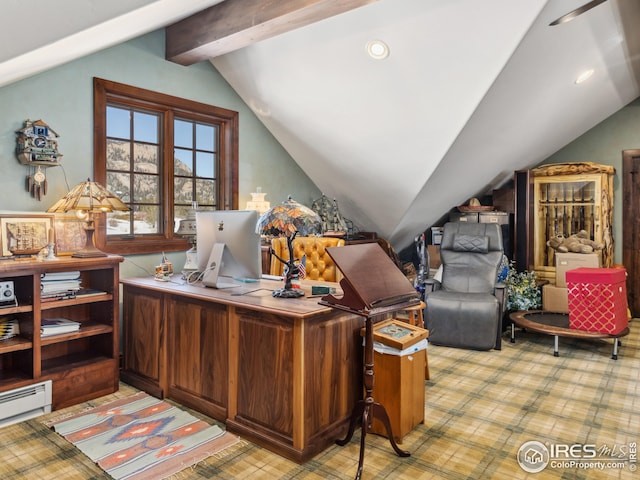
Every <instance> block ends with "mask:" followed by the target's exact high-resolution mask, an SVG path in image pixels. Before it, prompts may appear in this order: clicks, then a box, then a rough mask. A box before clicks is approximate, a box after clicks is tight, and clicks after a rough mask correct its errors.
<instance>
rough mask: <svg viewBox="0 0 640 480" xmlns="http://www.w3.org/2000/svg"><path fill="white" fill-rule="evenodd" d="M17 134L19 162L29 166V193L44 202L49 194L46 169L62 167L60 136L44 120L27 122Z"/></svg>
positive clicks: (27, 185)
mask: <svg viewBox="0 0 640 480" xmlns="http://www.w3.org/2000/svg"><path fill="white" fill-rule="evenodd" d="M16 134H17V136H18V138H17V146H16V155H17V157H18V161H19V162H20V163H21V164H23V165H26V166H27V179H26V188H27V191H28V192H29V193H30V194H31V196H32V197H33V198H37V199H38V200H42V197H43V196H44V195H46V194H47V177H46V175H45V172H46V169H47V168H48V167H56V166H58V165H60V161H61V160H62V154H61V153H60V152H58V134H57V133H56V132H55V131H54V130H53V129H52V128H51V127H49V125H47V124H46V123H45V122H43V121H42V120H36V121H35V122H32V121H31V120H25V122H24V127H23V128H21V129H20V130H18V131H17V132H16Z"/></svg>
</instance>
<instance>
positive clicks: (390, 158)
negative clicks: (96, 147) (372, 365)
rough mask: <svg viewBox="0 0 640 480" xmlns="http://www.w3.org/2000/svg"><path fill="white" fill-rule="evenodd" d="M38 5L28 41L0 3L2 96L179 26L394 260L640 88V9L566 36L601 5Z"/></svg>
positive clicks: (214, 0)
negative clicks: (380, 47)
mask: <svg viewBox="0 0 640 480" xmlns="http://www.w3.org/2000/svg"><path fill="white" fill-rule="evenodd" d="M34 3H35V4H38V5H37V6H36V7H37V8H36V9H38V8H39V10H38V11H39V12H40V15H39V16H35V17H31V18H30V28H29V35H24V34H23V32H24V25H23V24H22V22H19V21H16V19H17V18H22V17H23V16H24V4H23V2H21V1H20V0H3V3H2V6H1V7H0V10H1V11H2V18H1V20H0V26H2V29H0V40H2V45H3V48H2V50H1V51H0V86H2V85H6V84H8V83H11V82H13V81H16V80H18V79H20V78H24V77H26V76H29V75H32V74H34V73H37V72H39V71H42V70H44V69H46V68H50V67H53V66H55V65H58V64H61V63H64V62H66V61H68V60H71V59H73V58H78V57H80V56H83V55H86V54H89V53H92V52H94V51H97V50H99V49H101V48H105V47H108V46H111V45H115V44H117V43H120V42H123V41H126V40H128V39H130V38H133V37H136V36H139V35H142V34H144V33H147V32H150V31H152V30H155V29H158V28H161V27H165V26H169V29H168V30H167V32H168V33H167V56H168V57H169V58H171V59H172V60H174V61H178V62H181V63H188V62H189V61H191V60H189V59H188V57H189V56H190V55H195V56H196V57H197V56H198V55H204V56H203V57H197V58H198V59H199V58H210V61H211V62H212V63H213V65H214V66H215V67H216V68H217V69H218V70H219V71H220V73H221V74H222V75H223V76H224V77H225V79H226V80H227V81H228V82H229V83H230V84H231V86H232V87H233V88H234V89H235V90H236V91H237V92H238V94H239V95H240V96H241V97H242V98H243V99H244V100H245V102H246V103H247V105H249V106H250V108H252V109H253V111H254V112H255V113H256V115H257V116H258V117H259V118H260V119H261V120H262V121H263V122H264V124H265V125H266V127H267V128H268V129H269V130H270V131H271V132H272V134H273V135H274V136H275V137H276V138H277V139H278V141H279V142H280V143H281V144H282V145H283V146H284V148H285V149H286V150H287V151H288V152H289V153H290V154H291V156H292V157H293V158H294V159H295V160H296V162H297V163H298V164H299V165H300V166H301V168H302V169H303V170H304V171H305V172H306V173H307V175H309V177H310V178H311V179H312V180H313V181H314V182H315V183H316V185H318V187H319V188H320V189H321V190H322V191H323V192H324V193H325V194H326V195H327V196H329V197H330V198H334V197H335V198H336V199H337V200H338V202H339V205H340V207H341V210H342V212H343V214H344V215H345V216H346V217H347V218H351V219H353V220H354V221H355V222H356V224H357V225H358V226H360V227H361V228H363V229H365V230H375V231H377V232H379V234H381V235H382V236H384V237H386V238H387V239H389V240H390V241H391V242H392V244H393V245H394V246H395V247H396V249H398V248H402V247H405V246H407V245H408V244H410V243H411V241H412V240H413V237H414V236H415V235H416V234H417V233H419V232H421V231H423V230H424V229H425V228H426V227H427V226H429V225H430V224H432V223H433V222H435V221H437V220H438V219H439V218H440V217H441V216H442V215H443V214H444V213H446V212H447V211H448V210H449V209H450V208H452V207H453V206H455V205H460V204H463V203H465V202H466V201H467V200H468V199H469V197H472V196H480V195H482V194H484V193H487V192H490V191H491V190H492V189H493V188H495V187H497V186H500V185H501V184H503V183H504V182H505V181H506V180H508V179H509V178H510V177H511V175H512V174H513V171H514V170H516V169H521V168H527V167H530V166H534V165H536V164H538V163H539V162H541V161H542V160H544V159H545V158H547V157H548V156H549V155H551V154H553V153H554V152H556V151H557V150H559V149H560V148H562V147H563V146H564V145H566V144H567V143H569V142H571V141H572V140H574V139H575V138H576V137H578V136H579V135H581V134H582V133H584V132H586V131H587V130H588V129H590V128H591V127H593V126H595V125H596V124H598V123H599V122H601V121H602V120H604V119H605V118H607V117H608V116H609V115H611V114H612V113H614V112H616V111H617V110H619V109H620V108H622V107H623V106H625V105H626V104H628V103H629V102H631V101H632V100H633V99H635V98H636V97H638V95H639V94H640V33H639V32H640V29H639V28H638V25H640V2H638V1H637V0H608V1H604V2H603V1H602V0H600V1H596V2H592V5H593V8H591V9H589V10H588V11H586V12H585V13H583V14H582V15H579V16H577V17H576V18H574V19H573V20H572V21H570V22H567V23H562V24H560V25H555V26H550V25H549V24H550V23H551V22H552V21H553V20H555V19H557V18H559V17H560V16H562V15H564V14H566V13H568V12H570V11H572V10H574V9H576V8H578V7H580V6H582V5H584V4H586V3H588V0H483V1H481V2H479V1H477V0H315V1H314V0H287V1H280V2H270V1H258V0H224V2H222V1H221V0H110V1H109V2H105V1H103V0H66V1H65V2H50V1H46V0H34V1H32V2H31V3H30V5H31V6H32V7H33V4H34ZM590 3H591V2H590ZM223 7H225V8H223ZM289 7H290V8H289ZM208 8H213V9H217V10H214V11H213V13H212V11H206V9H208ZM30 10H33V9H32V8H30ZM203 10H204V11H205V12H204V13H198V12H201V11H203ZM221 12H223V13H224V12H226V13H225V14H226V15H231V18H227V19H226V20H222V21H221V16H222V13H221ZM239 12H244V13H242V14H239ZM274 12H275V13H274ZM194 14H196V16H193V15H194ZM270 14H271V15H275V18H269V15H270ZM265 16H266V17H265ZM194 19H195V20H194ZM38 21H42V25H41V28H39V26H38V25H37V22H38ZM33 22H36V25H34V23H33ZM186 22H196V23H191V24H189V23H186ZM198 22H199V23H198ZM216 22H217V23H216ZM185 25H187V26H188V28H182V29H181V27H184V26H185ZM194 25H199V27H198V28H195V26H194ZM212 25H213V26H215V27H216V28H212ZM221 31H224V32H225V33H224V34H220V33H219V32H221ZM211 32H218V36H216V35H215V34H214V35H212V34H211ZM174 34H175V35H174ZM218 37H220V38H218ZM17 38H19V39H20V41H15V39H17ZM371 40H381V41H383V42H384V43H386V45H387V46H388V48H389V55H388V56H387V57H386V58H385V59H374V58H372V57H370V56H369V55H368V54H367V51H366V48H365V47H366V45H367V43H368V42H370V41H371ZM181 53H182V54H184V55H185V56H182V57H180V54H181ZM192 58H195V57H192ZM589 69H592V70H593V75H592V76H591V78H589V79H588V80H587V81H585V82H583V83H580V84H576V83H575V80H576V78H577V77H578V76H579V75H580V74H581V73H582V72H583V71H586V70H589Z"/></svg>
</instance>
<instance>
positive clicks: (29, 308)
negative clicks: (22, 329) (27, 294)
mask: <svg viewBox="0 0 640 480" xmlns="http://www.w3.org/2000/svg"><path fill="white" fill-rule="evenodd" d="M27 312H33V305H22V306H18V307H3V308H0V316H4V315H11V314H14V313H27Z"/></svg>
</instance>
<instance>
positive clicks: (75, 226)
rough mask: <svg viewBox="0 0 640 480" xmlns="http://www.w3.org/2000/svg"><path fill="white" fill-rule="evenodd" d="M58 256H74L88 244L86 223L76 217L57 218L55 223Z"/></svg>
mask: <svg viewBox="0 0 640 480" xmlns="http://www.w3.org/2000/svg"><path fill="white" fill-rule="evenodd" d="M53 225H54V231H55V239H56V241H55V245H56V255H58V256H65V255H73V254H74V253H75V252H77V251H79V250H82V249H83V248H84V246H85V244H86V243H87V234H86V232H85V229H84V227H85V221H84V220H80V219H79V218H78V217H76V216H75V215H62V216H56V217H55V219H54V221H53Z"/></svg>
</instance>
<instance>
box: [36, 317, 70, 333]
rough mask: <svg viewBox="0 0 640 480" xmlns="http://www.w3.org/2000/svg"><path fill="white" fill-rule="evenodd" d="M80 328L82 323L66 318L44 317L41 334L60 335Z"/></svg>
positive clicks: (41, 323)
mask: <svg viewBox="0 0 640 480" xmlns="http://www.w3.org/2000/svg"><path fill="white" fill-rule="evenodd" d="M78 330H80V323H78V322H74V321H73V320H69V319H66V318H43V319H42V320H41V321H40V336H42V337H48V336H50V335H60V334H61V333H72V332H77V331H78Z"/></svg>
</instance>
